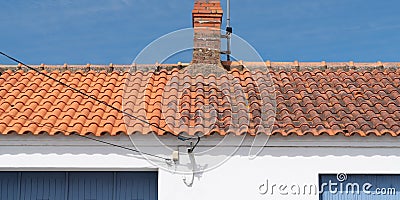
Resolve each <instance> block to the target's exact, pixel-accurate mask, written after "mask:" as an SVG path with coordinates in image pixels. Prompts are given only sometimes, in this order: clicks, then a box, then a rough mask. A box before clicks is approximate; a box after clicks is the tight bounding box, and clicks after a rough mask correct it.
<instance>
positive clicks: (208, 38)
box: [192, 0, 223, 65]
mask: <svg viewBox="0 0 400 200" xmlns="http://www.w3.org/2000/svg"><path fill="white" fill-rule="evenodd" d="M222 15H223V11H222V7H221V2H220V1H219V0H195V3H194V9H193V12H192V19H193V28H194V50H193V59H192V64H212V65H220V64H221V56H220V51H221V23H222Z"/></svg>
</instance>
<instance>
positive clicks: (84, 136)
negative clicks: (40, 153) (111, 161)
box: [25, 117, 172, 162]
mask: <svg viewBox="0 0 400 200" xmlns="http://www.w3.org/2000/svg"><path fill="white" fill-rule="evenodd" d="M25 119H26V120H28V121H31V122H33V123H35V124H36V125H38V126H47V127H49V128H54V129H56V130H58V131H60V132H61V133H63V134H64V135H65V133H68V134H69V135H75V136H79V137H82V138H86V139H88V140H92V141H96V142H99V143H103V144H106V145H110V146H113V147H117V148H121V149H125V150H128V151H132V152H135V153H140V154H143V155H146V156H151V157H154V158H159V159H162V160H165V161H166V162H171V161H172V159H171V158H165V157H162V156H158V155H154V154H151V153H146V152H142V151H139V150H137V149H132V148H129V147H125V146H122V145H118V144H114V143H111V142H106V141H103V140H99V139H96V138H92V137H89V136H86V135H80V134H76V133H75V132H71V131H66V130H62V129H60V128H57V127H55V126H51V125H49V124H44V125H43V124H40V123H38V122H35V121H33V120H31V119H29V118H27V117H26V118H25Z"/></svg>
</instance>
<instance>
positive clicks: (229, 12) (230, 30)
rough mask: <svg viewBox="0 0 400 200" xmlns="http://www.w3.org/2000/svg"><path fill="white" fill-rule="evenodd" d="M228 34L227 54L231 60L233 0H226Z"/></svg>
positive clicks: (227, 57)
mask: <svg viewBox="0 0 400 200" xmlns="http://www.w3.org/2000/svg"><path fill="white" fill-rule="evenodd" d="M226 9H227V12H226V36H227V38H226V39H227V42H226V46H227V54H226V59H227V60H228V61H230V60H231V55H230V54H231V34H232V27H231V1H230V0H227V2H226Z"/></svg>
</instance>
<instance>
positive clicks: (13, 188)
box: [0, 172, 19, 200]
mask: <svg viewBox="0 0 400 200" xmlns="http://www.w3.org/2000/svg"><path fill="white" fill-rule="evenodd" d="M0 199H1V200H2V199H7V200H17V199H19V197H18V172H3V173H0Z"/></svg>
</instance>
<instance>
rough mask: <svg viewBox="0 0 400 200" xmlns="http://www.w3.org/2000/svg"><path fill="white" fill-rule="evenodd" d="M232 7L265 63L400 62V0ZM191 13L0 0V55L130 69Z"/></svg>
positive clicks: (286, 0)
mask: <svg viewBox="0 0 400 200" xmlns="http://www.w3.org/2000/svg"><path fill="white" fill-rule="evenodd" d="M222 2H223V4H224V6H225V0H222ZM231 2H232V26H233V27H234V32H235V33H236V34H237V35H239V36H240V37H242V38H244V39H245V40H246V41H248V42H249V43H250V44H251V45H253V46H254V47H255V49H256V50H257V51H258V52H259V53H260V55H261V56H262V57H263V59H264V60H272V61H293V60H299V61H321V60H326V61H350V60H354V61H368V62H375V61H378V60H381V61H400V58H399V53H400V34H399V33H400V22H399V21H400V20H399V19H400V12H399V9H398V8H399V7H400V1H398V0H383V1H378V0H375V1H373V0H301V1H299V0H279V1H278V0H231ZM192 8H193V0H79V1H78V0H74V1H73V0H40V1H36V0H24V1H21V0H19V1H18V0H17V1H12V0H1V1H0V24H1V26H0V27H1V28H0V38H1V39H0V50H1V51H3V52H6V53H9V54H11V55H13V56H15V57H17V58H19V59H21V60H23V61H24V62H26V63H31V64H40V63H46V64H63V63H70V64H86V63H93V64H108V63H111V62H112V63H117V64H128V63H131V62H132V61H133V59H134V58H135V57H136V55H137V54H138V53H139V52H140V51H141V50H142V49H143V48H144V47H146V45H147V44H149V43H150V42H152V41H153V40H155V39H157V38H158V37H160V36H162V35H164V34H167V33H170V32H172V31H175V30H179V29H182V28H189V27H191V10H192ZM185 59H187V58H184V57H182V61H186V60H185ZM0 63H2V64H6V63H11V62H10V61H8V60H6V59H4V58H0Z"/></svg>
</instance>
